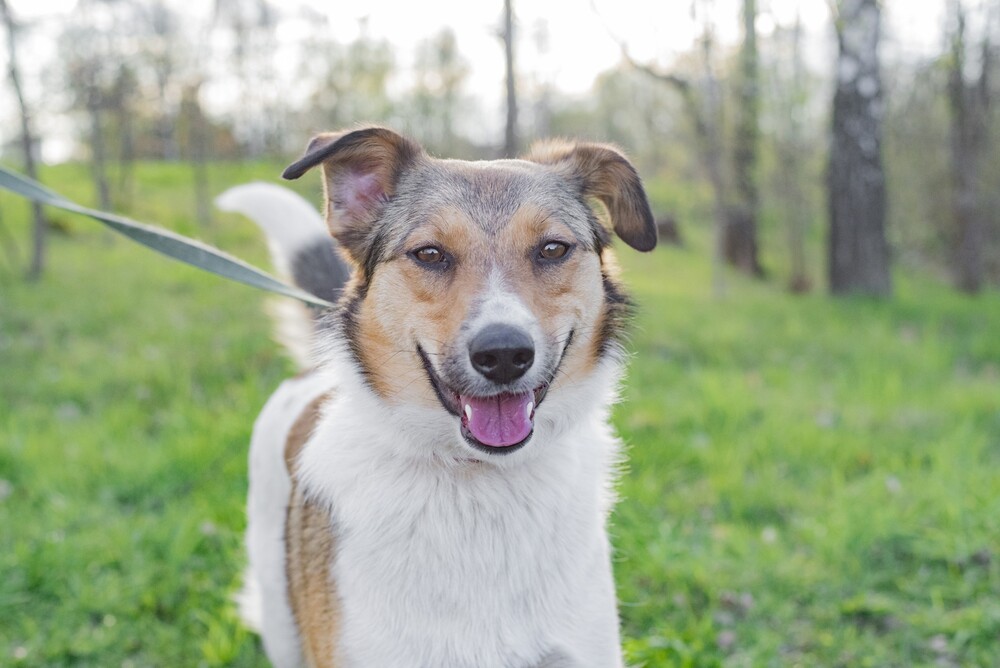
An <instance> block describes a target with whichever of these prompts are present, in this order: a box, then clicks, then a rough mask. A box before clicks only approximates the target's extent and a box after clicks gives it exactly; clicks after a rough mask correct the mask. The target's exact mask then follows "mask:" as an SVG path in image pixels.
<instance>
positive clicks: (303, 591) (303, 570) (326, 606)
mask: <svg viewBox="0 0 1000 668" xmlns="http://www.w3.org/2000/svg"><path fill="white" fill-rule="evenodd" d="M328 399H329V395H323V396H321V397H318V398H317V399H316V400H315V401H313V402H312V403H311V404H309V405H308V406H307V407H306V409H305V410H304V411H303V412H302V414H301V415H300V416H299V418H298V419H297V420H296V421H295V424H294V425H292V428H291V430H290V431H289V433H288V439H287V441H286V443H285V463H286V466H287V467H288V471H289V473H290V475H291V477H292V494H291V499H290V500H289V504H288V515H287V518H286V522H285V572H286V576H287V578H288V598H289V602H290V603H291V607H292V614H293V615H294V617H295V624H296V626H297V627H298V630H299V637H300V639H301V644H302V651H303V654H304V655H305V659H306V664H307V665H308V666H309V667H310V668H334V666H335V665H336V664H335V663H334V657H335V656H336V645H335V639H336V636H337V632H338V631H339V629H340V605H339V602H338V601H337V588H336V583H335V582H333V581H332V579H331V577H330V567H331V564H332V563H333V552H334V533H333V522H332V518H331V517H330V514H329V512H328V511H327V510H326V509H325V508H322V507H320V506H318V505H317V504H316V503H314V502H312V501H310V500H309V499H307V498H305V497H304V495H303V494H302V489H301V487H300V486H299V485H298V483H297V481H296V475H295V473H296V462H297V460H298V455H299V453H300V452H301V450H302V447H303V446H304V445H305V443H306V441H307V440H308V439H309V437H310V436H311V435H312V432H313V429H314V428H315V426H316V423H317V421H318V420H319V412H320V407H321V406H322V404H323V403H324V402H326V401H327V400H328Z"/></svg>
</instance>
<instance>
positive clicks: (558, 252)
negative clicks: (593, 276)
mask: <svg viewBox="0 0 1000 668" xmlns="http://www.w3.org/2000/svg"><path fill="white" fill-rule="evenodd" d="M568 252H569V246H568V245H567V244H564V243H563V242H561V241H550V242H548V243H546V244H544V245H543V246H542V247H541V248H540V249H538V257H540V258H541V259H543V260H558V259H559V258H561V257H563V256H565V255H566V253H568Z"/></svg>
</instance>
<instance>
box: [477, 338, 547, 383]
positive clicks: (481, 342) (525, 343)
mask: <svg viewBox="0 0 1000 668" xmlns="http://www.w3.org/2000/svg"><path fill="white" fill-rule="evenodd" d="M469 359H470V360H472V366H473V367H475V369H476V371H478V372H479V373H481V374H483V375H484V376H486V377H487V378H489V379H490V380H492V381H493V382H495V383H509V382H511V381H514V380H517V379H518V378H520V377H521V376H523V375H524V374H525V372H526V371H527V370H528V369H530V368H531V364H532V362H534V361H535V344H534V343H533V342H532V341H531V337H530V336H528V334H527V332H525V331H523V330H520V329H518V328H516V327H511V326H510V325H487V326H486V327H484V328H483V329H482V330H481V331H480V332H479V333H478V334H476V336H475V337H473V339H472V342H471V343H470V344H469Z"/></svg>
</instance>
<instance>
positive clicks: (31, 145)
mask: <svg viewBox="0 0 1000 668" xmlns="http://www.w3.org/2000/svg"><path fill="white" fill-rule="evenodd" d="M0 14H3V17H2V18H3V23H4V27H5V28H6V29H7V65H8V68H9V71H10V82H11V86H13V88H14V95H15V97H17V104H18V109H19V110H20V114H21V150H22V152H23V154H24V171H25V172H26V173H27V174H28V177H29V178H32V179H34V180H36V181H37V180H38V168H37V167H36V165H35V139H34V133H33V132H32V130H31V112H30V110H29V109H28V104H27V102H26V101H25V99H24V91H23V90H22V89H21V72H20V69H19V67H18V61H17V24H16V23H15V21H14V17H13V16H11V13H10V8H9V7H8V6H7V0H0ZM31 212H32V218H33V220H34V225H33V231H32V251H31V266H30V267H29V268H28V279H29V280H38V279H39V278H41V276H42V271H43V270H44V269H45V238H46V232H47V223H46V221H45V215H44V214H43V213H42V205H41V204H38V203H37V202H32V204H31Z"/></svg>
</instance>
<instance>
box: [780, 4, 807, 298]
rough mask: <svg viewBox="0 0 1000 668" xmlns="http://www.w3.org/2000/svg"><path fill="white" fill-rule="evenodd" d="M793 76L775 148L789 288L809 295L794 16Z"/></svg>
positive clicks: (798, 30) (798, 39)
mask: <svg viewBox="0 0 1000 668" xmlns="http://www.w3.org/2000/svg"><path fill="white" fill-rule="evenodd" d="M791 58H792V76H791V87H792V95H791V98H790V100H791V106H790V107H789V109H788V117H787V119H786V123H787V124H788V139H787V140H785V141H779V142H778V147H777V153H778V155H777V157H778V172H779V174H780V178H781V183H782V188H781V189H782V191H783V192H784V194H785V198H786V202H787V215H788V251H789V255H790V256H791V265H792V266H791V275H790V276H789V279H788V289H789V290H790V291H792V292H796V293H802V292H808V291H809V289H810V287H811V286H810V281H809V274H808V272H807V270H806V227H807V216H808V214H807V212H806V196H805V193H804V192H803V190H802V159H801V156H802V154H803V153H804V152H805V149H804V147H803V140H802V135H803V130H802V109H801V107H802V103H801V102H800V101H798V100H799V95H800V91H802V90H803V87H804V85H805V83H804V81H803V79H804V73H803V67H802V18H801V16H798V17H796V19H795V27H794V28H793V29H792V44H791Z"/></svg>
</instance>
